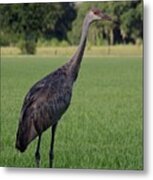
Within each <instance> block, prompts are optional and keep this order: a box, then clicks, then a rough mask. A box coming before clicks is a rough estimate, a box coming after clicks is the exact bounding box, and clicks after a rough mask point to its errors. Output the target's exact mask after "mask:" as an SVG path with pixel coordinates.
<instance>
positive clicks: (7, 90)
mask: <svg viewBox="0 0 153 180" xmlns="http://www.w3.org/2000/svg"><path fill="white" fill-rule="evenodd" d="M66 60H67V58H61V57H60V58H58V57H54V58H49V57H38V56H14V57H5V56H4V57H2V60H1V146H0V148H1V166H9V167H35V160H34V152H35V146H36V142H37V141H36V140H35V141H33V142H32V143H31V144H30V145H29V147H28V149H27V151H26V152H25V153H24V154H20V153H19V152H17V151H16V149H15V138H16V130H17V126H18V119H19V113H20V109H21V105H22V102H23V98H24V96H25V94H26V93H27V91H28V90H29V88H30V87H31V85H32V84H33V83H35V82H36V81H37V80H39V79H40V78H42V77H43V76H45V75H46V74H48V73H49V72H50V71H52V70H54V69H56V68H57V67H59V66H60V65H62V64H63V63H65V62H66ZM142 106H143V105H142V58H141V57H104V58H84V60H83V62H82V66H81V70H80V74H79V77H78V79H77V82H76V84H75V86H74V91H73V98H72V101H71V106H70V108H69V109H68V111H67V112H66V113H65V115H64V116H63V117H62V119H61V121H60V123H59V125H58V127H57V132H56V140H55V149H54V150H55V159H54V167H56V168H99V169H136V170H141V169H143V113H142ZM49 144H50V129H48V130H47V131H46V132H45V133H44V134H43V137H42V144H41V167H48V151H49Z"/></svg>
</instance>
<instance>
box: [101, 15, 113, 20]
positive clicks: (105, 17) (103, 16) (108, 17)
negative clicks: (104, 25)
mask: <svg viewBox="0 0 153 180" xmlns="http://www.w3.org/2000/svg"><path fill="white" fill-rule="evenodd" d="M101 18H102V19H104V20H108V21H112V18H111V17H110V16H109V15H107V14H104V13H102V14H101Z"/></svg>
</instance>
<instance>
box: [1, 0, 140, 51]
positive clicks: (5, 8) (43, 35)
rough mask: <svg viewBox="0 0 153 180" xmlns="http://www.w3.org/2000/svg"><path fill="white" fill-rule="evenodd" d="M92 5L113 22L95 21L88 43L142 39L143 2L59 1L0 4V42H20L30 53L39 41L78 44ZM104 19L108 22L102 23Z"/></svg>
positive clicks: (9, 43) (138, 41) (20, 45)
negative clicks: (86, 16)
mask: <svg viewBox="0 0 153 180" xmlns="http://www.w3.org/2000/svg"><path fill="white" fill-rule="evenodd" d="M91 7H98V8H99V9H102V10H103V11H105V12H106V13H108V14H109V15H110V16H112V18H113V20H114V21H113V22H111V23H110V22H109V23H108V22H96V24H95V25H94V26H92V27H91V29H90V31H89V44H91V45H104V44H107V45H115V44H129V43H132V44H141V43H142V41H143V2H142V1H141V0H138V1H123V2H121V1H118V2H113V1H112V2H111V1H108V2H81V3H75V2H62V3H60V2H58V3H22V4H1V5H0V27H1V28H0V29H1V32H0V45H1V46H10V45H12V46H19V47H20V49H21V51H22V53H29V54H33V53H35V50H36V45H37V44H38V42H39V43H40V42H42V43H43V42H49V43H50V42H57V44H58V43H59V44H60V43H61V42H65V43H66V44H67V45H77V44H78V42H79V39H80V34H81V28H82V22H83V19H84V17H85V14H86V13H87V11H89V10H90V9H91ZM106 23H107V26H106V25H105V24H106Z"/></svg>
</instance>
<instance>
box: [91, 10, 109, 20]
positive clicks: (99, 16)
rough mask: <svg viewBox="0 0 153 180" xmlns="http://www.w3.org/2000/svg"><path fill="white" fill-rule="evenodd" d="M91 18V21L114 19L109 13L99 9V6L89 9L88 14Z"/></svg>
mask: <svg viewBox="0 0 153 180" xmlns="http://www.w3.org/2000/svg"><path fill="white" fill-rule="evenodd" d="M88 16H89V18H90V22H93V21H96V20H107V21H112V18H111V17H110V16H108V15H107V14H105V13H104V12H103V11H102V10H99V9H97V8H95V7H94V8H92V9H91V10H90V11H89V14H88Z"/></svg>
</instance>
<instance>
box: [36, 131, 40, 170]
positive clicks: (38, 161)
mask: <svg viewBox="0 0 153 180" xmlns="http://www.w3.org/2000/svg"><path fill="white" fill-rule="evenodd" d="M40 141H41V134H40V135H39V137H38V144H37V149H36V152H35V160H36V166H37V167H39V164H40V153H39V149H40Z"/></svg>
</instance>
